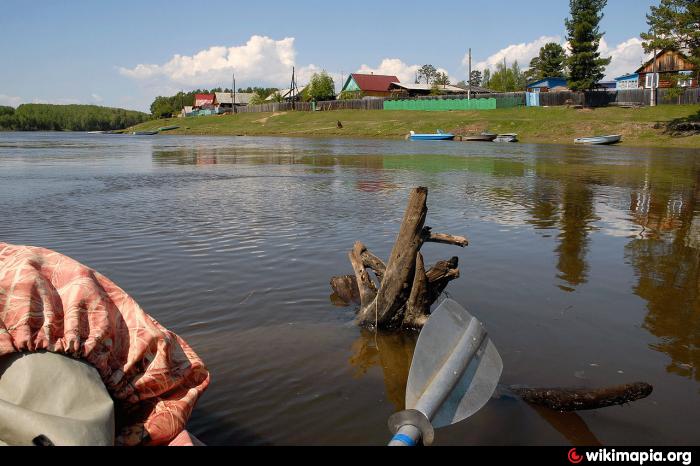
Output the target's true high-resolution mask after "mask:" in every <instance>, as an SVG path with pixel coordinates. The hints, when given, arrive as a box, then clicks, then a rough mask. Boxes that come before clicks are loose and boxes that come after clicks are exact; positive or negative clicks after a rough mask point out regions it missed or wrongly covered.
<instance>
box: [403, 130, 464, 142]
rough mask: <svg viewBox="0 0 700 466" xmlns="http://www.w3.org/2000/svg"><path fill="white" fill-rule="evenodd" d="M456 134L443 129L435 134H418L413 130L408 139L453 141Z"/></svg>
mask: <svg viewBox="0 0 700 466" xmlns="http://www.w3.org/2000/svg"><path fill="white" fill-rule="evenodd" d="M454 138H455V135H454V134H452V133H443V132H442V131H441V130H437V131H436V132H435V133H434V134H430V133H426V134H418V133H416V132H415V131H411V133H410V134H409V136H408V139H409V140H411V141H452V140H453V139H454Z"/></svg>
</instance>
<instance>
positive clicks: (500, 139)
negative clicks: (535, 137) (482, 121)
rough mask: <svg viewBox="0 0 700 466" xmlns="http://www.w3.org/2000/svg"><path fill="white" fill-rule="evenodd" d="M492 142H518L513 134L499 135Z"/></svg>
mask: <svg viewBox="0 0 700 466" xmlns="http://www.w3.org/2000/svg"><path fill="white" fill-rule="evenodd" d="M493 142H518V135H517V134H515V133H506V134H499V135H498V136H496V139H494V140H493Z"/></svg>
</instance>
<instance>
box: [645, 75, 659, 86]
mask: <svg viewBox="0 0 700 466" xmlns="http://www.w3.org/2000/svg"><path fill="white" fill-rule="evenodd" d="M644 87H646V88H647V89H651V88H652V87H654V88H657V87H659V73H647V75H646V83H645V84H644Z"/></svg>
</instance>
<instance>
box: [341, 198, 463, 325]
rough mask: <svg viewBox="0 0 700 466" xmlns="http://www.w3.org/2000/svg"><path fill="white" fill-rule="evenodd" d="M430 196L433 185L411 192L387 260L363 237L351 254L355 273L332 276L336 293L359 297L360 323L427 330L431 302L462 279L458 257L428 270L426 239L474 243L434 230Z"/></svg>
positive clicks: (344, 298) (358, 313)
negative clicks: (430, 219) (429, 216)
mask: <svg viewBox="0 0 700 466" xmlns="http://www.w3.org/2000/svg"><path fill="white" fill-rule="evenodd" d="M427 198H428V188H423V187H420V188H415V189H413V190H412V191H411V193H410V195H409V198H408V207H407V208H406V213H405V214H404V217H403V221H402V222H401V228H400V230H399V234H398V236H397V237H396V242H395V243H394V247H393V248H392V250H391V255H390V256H389V261H388V262H387V263H386V264H385V263H384V262H383V261H382V260H381V259H380V258H378V257H377V256H375V255H374V254H372V253H371V252H370V251H369V250H368V249H367V247H366V246H365V245H364V244H363V243H361V242H359V241H358V242H356V243H355V246H354V247H353V249H352V251H350V253H349V254H348V257H349V259H350V264H351V265H352V268H353V271H354V276H353V275H345V276H341V277H333V278H331V287H332V288H333V291H334V292H335V295H334V296H335V297H336V298H340V301H345V302H348V303H349V302H350V301H357V300H358V298H359V304H360V309H359V311H358V312H357V322H358V323H359V324H360V325H363V326H376V327H378V328H382V329H391V328H400V327H408V328H421V327H423V325H424V324H425V322H426V321H427V318H428V316H429V315H430V306H431V305H432V304H433V303H434V302H435V301H436V300H437V298H438V297H439V296H440V294H441V293H442V292H443V291H444V290H445V288H446V287H447V285H448V283H449V282H450V281H452V280H454V279H456V278H459V269H458V262H459V260H458V258H457V257H453V258H452V259H450V260H444V261H440V262H438V263H437V264H435V265H434V266H433V267H431V268H430V269H428V270H427V271H426V269H425V265H424V263H423V256H422V254H421V253H420V249H421V247H422V246H423V244H425V243H426V242H433V243H442V244H451V245H455V246H460V247H465V246H467V245H468V244H469V242H468V240H467V238H465V237H461V236H452V235H448V234H444V233H432V231H431V228H430V227H426V226H425V219H426V215H427V213H428V207H427V203H426V201H427ZM368 269H369V270H371V271H372V272H373V273H374V276H375V278H376V280H377V281H378V284H377V283H376V282H375V281H374V280H373V279H372V278H371V277H370V274H369V273H368ZM377 285H378V286H377ZM346 298H349V299H346Z"/></svg>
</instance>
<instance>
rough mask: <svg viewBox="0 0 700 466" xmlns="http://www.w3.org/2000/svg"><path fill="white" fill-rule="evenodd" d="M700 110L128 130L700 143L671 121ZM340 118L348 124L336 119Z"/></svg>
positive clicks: (214, 119) (356, 117)
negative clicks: (608, 137) (610, 137)
mask: <svg viewBox="0 0 700 466" xmlns="http://www.w3.org/2000/svg"><path fill="white" fill-rule="evenodd" d="M685 118H700V105H662V106H658V107H653V108H652V107H644V108H629V109H625V108H612V107H610V108H598V109H580V110H576V109H570V108H565V107H550V108H540V107H534V108H533V107H529V108H524V107H521V108H513V109H498V110H488V111H468V112H419V111H381V110H376V111H361V110H339V111H332V112H280V113H241V114H236V115H213V116H202V117H191V118H184V119H183V118H169V119H162V120H152V121H148V122H145V123H142V124H140V125H137V126H134V127H132V128H129V129H128V131H145V130H155V129H157V128H159V127H163V126H169V125H178V126H180V128H179V129H177V130H173V131H169V132H168V133H167V134H187V135H222V136H223V135H247V136H307V137H308V136H312V137H316V136H328V137H343V136H346V137H376V138H401V137H405V136H406V134H408V132H409V131H411V130H414V131H416V132H434V131H435V130H436V129H442V130H444V131H451V132H454V133H455V134H458V135H462V134H470V133H480V132H481V131H490V132H494V133H518V134H519V138H520V141H521V142H524V143H551V144H571V143H573V139H574V138H576V137H582V136H590V135H598V134H621V135H622V136H623V139H624V144H625V145H630V146H644V147H687V148H700V134H694V135H689V136H688V135H686V136H673V135H672V134H671V133H670V132H669V131H668V125H669V124H670V123H671V122H673V121H676V120H680V119H685ZM338 122H340V123H341V125H342V127H340V125H338Z"/></svg>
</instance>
